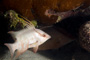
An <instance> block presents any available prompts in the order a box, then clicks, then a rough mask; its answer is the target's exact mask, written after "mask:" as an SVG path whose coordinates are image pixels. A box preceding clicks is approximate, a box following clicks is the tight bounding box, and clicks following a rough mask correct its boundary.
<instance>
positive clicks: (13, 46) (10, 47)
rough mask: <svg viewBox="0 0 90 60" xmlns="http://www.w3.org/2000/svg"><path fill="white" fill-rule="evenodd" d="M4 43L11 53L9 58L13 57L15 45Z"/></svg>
mask: <svg viewBox="0 0 90 60" xmlns="http://www.w3.org/2000/svg"><path fill="white" fill-rule="evenodd" d="M4 45H6V46H7V47H8V48H9V50H10V53H11V59H12V58H13V55H14V52H15V50H16V49H17V47H16V46H15V44H8V43H5V44H4Z"/></svg>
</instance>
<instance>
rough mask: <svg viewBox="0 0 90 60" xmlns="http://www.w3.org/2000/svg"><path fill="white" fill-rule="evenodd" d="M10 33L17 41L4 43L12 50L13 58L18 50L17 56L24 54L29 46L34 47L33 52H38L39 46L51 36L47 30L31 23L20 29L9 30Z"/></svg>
mask: <svg viewBox="0 0 90 60" xmlns="http://www.w3.org/2000/svg"><path fill="white" fill-rule="evenodd" d="M8 33H9V34H10V35H11V36H12V38H13V39H14V41H15V42H14V43H5V44H4V45H6V46H7V47H8V48H9V50H10V53H11V59H12V58H13V56H14V53H15V51H16V50H17V51H16V56H15V58H17V57H19V56H20V55H21V54H23V53H24V52H25V51H26V50H28V48H32V49H33V52H35V53H36V52H37V50H38V47H39V46H40V45H41V44H43V43H44V42H46V41H47V40H49V39H50V38H51V36H50V35H49V34H47V33H46V32H44V31H42V30H40V29H37V28H35V27H33V26H29V25H27V26H26V28H23V29H21V30H19V31H9V32H8Z"/></svg>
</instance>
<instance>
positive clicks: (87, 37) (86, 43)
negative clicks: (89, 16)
mask: <svg viewBox="0 0 90 60" xmlns="http://www.w3.org/2000/svg"><path fill="white" fill-rule="evenodd" d="M79 42H80V45H81V46H82V48H84V49H86V50H87V51H89V52H90V21H87V22H85V23H84V24H83V25H82V26H81V27H80V30H79Z"/></svg>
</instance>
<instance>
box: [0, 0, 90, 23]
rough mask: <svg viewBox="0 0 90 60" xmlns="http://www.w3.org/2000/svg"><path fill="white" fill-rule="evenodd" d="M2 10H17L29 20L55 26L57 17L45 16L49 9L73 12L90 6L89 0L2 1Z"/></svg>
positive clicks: (0, 6)
mask: <svg viewBox="0 0 90 60" xmlns="http://www.w3.org/2000/svg"><path fill="white" fill-rule="evenodd" d="M0 3H1V4H0V8H1V9H0V10H2V11H5V10H11V9H13V10H15V11H16V12H18V13H20V14H21V15H23V16H24V17H26V18H28V19H29V20H33V19H37V20H38V21H40V22H42V23H45V24H54V23H55V22H56V20H57V16H52V17H51V18H49V17H47V16H46V15H45V11H46V10H47V9H52V10H55V11H58V12H64V11H68V10H73V9H75V8H77V7H79V6H81V5H82V4H83V8H85V7H87V6H89V5H90V1H89V0H78V1H76V0H68V1H67V0H55V1H54V0H22V1H21V0H13V1H12V0H1V1H0Z"/></svg>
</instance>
